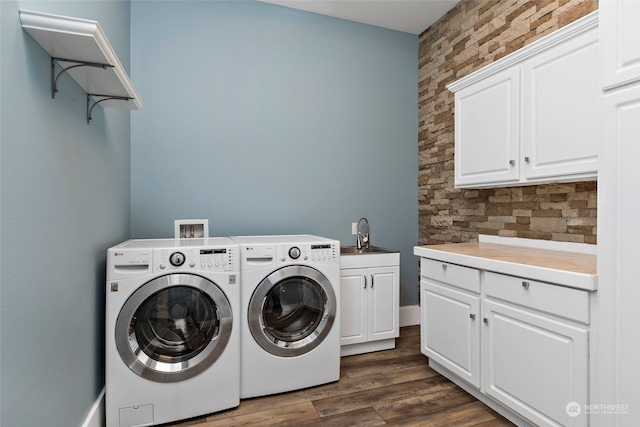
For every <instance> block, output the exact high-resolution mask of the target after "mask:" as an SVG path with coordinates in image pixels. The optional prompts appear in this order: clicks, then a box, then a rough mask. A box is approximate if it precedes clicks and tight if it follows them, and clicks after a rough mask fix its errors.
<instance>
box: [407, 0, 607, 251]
mask: <svg viewBox="0 0 640 427" xmlns="http://www.w3.org/2000/svg"><path fill="white" fill-rule="evenodd" d="M597 8H598V2H597V0H540V1H523V0H461V2H460V3H459V4H458V5H457V6H456V7H455V8H454V9H452V10H451V11H449V12H448V13H447V14H446V15H445V16H444V17H443V18H442V19H440V20H439V21H438V22H436V23H435V24H434V25H432V26H431V27H429V28H428V29H427V30H426V31H425V32H424V33H422V34H421V35H420V46H419V60H418V61H419V83H418V85H419V86H418V90H419V98H418V107H419V120H420V122H419V133H418V150H419V154H418V155H419V159H418V161H419V177H418V180H419V182H418V185H419V201H418V205H419V210H420V212H419V244H420V245H426V244H438V243H450V242H466V241H474V240H476V239H477V237H478V233H481V234H491V235H499V236H508V237H524V238H533V239H544V240H556V241H568V242H583V243H591V244H595V243H597V237H596V236H597V235H596V217H597V204H596V202H597V184H596V182H578V183H569V184H551V185H537V186H527V187H511V188H499V189H483V190H469V189H456V188H454V171H453V167H454V160H453V156H454V141H453V138H454V129H453V111H454V108H453V107H454V103H453V94H452V93H451V92H449V91H448V90H447V89H446V85H448V84H449V83H451V82H454V81H456V80H458V79H460V78H462V77H464V76H466V75H468V74H470V73H471V72H473V71H476V70H477V69H479V68H482V67H483V66H485V65H488V64H490V63H492V62H494V61H496V60H497V59H500V58H502V57H503V56H505V55H508V54H509V53H512V52H514V51H516V50H518V49H520V48H521V47H523V46H525V45H527V44H529V43H531V42H533V41H535V40H537V39H539V38H540V37H542V36H545V35H547V34H549V33H551V32H553V31H555V30H557V29H558V28H561V27H563V26H565V25H566V24H568V23H570V22H573V21H575V20H576V19H578V18H580V17H582V16H584V15H587V14H588V13H590V12H592V11H594V10H596V9H597Z"/></svg>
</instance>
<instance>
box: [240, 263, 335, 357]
mask: <svg viewBox="0 0 640 427" xmlns="http://www.w3.org/2000/svg"><path fill="white" fill-rule="evenodd" d="M336 305H337V302H336V297H335V293H334V292H333V286H332V285H331V282H330V281H329V279H327V278H326V276H325V275H323V274H322V273H320V272H319V271H318V270H315V269H313V268H310V267H305V266H299V265H294V266H288V267H283V268H281V269H280V270H276V271H274V272H273V273H271V274H270V275H269V276H267V277H266V278H265V279H264V280H263V281H262V282H260V284H259V285H258V287H257V288H256V290H255V291H254V293H253V295H252V297H251V300H250V301H249V311H248V313H247V315H248V316H249V329H250V330H251V334H252V335H253V337H254V339H255V340H256V342H257V343H258V344H259V345H260V346H261V347H262V348H263V349H265V350H266V351H268V352H269V353H272V354H275V355H277V356H284V357H291V356H298V355H301V354H304V353H307V352H309V351H311V350H313V349H314V348H316V347H317V346H318V345H319V344H320V343H322V341H323V340H324V338H325V337H326V336H327V334H328V333H329V332H330V331H331V327H332V326H333V321H334V319H335V316H336V308H337V307H336Z"/></svg>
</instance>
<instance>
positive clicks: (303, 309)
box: [232, 235, 340, 398]
mask: <svg viewBox="0 0 640 427" xmlns="http://www.w3.org/2000/svg"><path fill="white" fill-rule="evenodd" d="M232 239H233V240H235V241H236V242H237V243H239V244H240V272H241V273H240V274H241V275H242V290H241V301H242V303H241V309H242V320H241V322H240V324H241V346H240V347H241V359H240V360H241V362H240V397H241V398H248V397H255V396H263V395H267V394H274V393H281V392H286V391H291V390H298V389H301V388H305V387H310V386H315V385H319V384H324V383H328V382H332V381H337V380H338V379H339V378H340V319H339V315H340V309H339V303H340V242H339V241H337V240H331V239H325V238H322V237H317V236H311V235H294V236H242V237H232Z"/></svg>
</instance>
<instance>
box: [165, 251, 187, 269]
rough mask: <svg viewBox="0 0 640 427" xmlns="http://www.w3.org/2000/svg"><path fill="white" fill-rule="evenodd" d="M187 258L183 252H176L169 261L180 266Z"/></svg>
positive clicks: (175, 265)
mask: <svg viewBox="0 0 640 427" xmlns="http://www.w3.org/2000/svg"><path fill="white" fill-rule="evenodd" d="M186 260H187V258H186V257H185V256H184V254H183V253H182V252H174V253H172V254H171V256H170V257H169V262H170V263H171V265H173V266H174V267H180V266H181V265H182V264H184V262H185V261H186Z"/></svg>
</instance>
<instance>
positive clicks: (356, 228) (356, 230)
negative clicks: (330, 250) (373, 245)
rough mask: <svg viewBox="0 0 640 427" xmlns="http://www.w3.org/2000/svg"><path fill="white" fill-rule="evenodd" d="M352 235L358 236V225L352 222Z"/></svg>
mask: <svg viewBox="0 0 640 427" xmlns="http://www.w3.org/2000/svg"><path fill="white" fill-rule="evenodd" d="M351 234H353V235H354V236H355V235H356V234H358V223H357V222H352V223H351Z"/></svg>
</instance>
